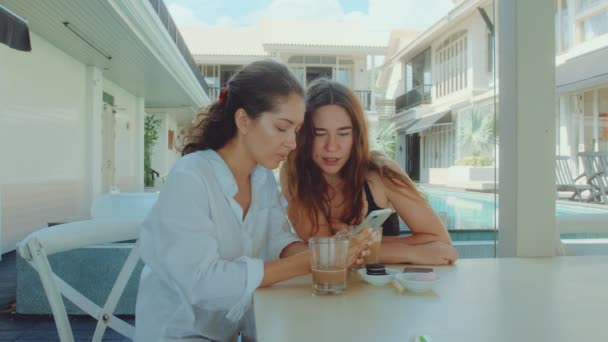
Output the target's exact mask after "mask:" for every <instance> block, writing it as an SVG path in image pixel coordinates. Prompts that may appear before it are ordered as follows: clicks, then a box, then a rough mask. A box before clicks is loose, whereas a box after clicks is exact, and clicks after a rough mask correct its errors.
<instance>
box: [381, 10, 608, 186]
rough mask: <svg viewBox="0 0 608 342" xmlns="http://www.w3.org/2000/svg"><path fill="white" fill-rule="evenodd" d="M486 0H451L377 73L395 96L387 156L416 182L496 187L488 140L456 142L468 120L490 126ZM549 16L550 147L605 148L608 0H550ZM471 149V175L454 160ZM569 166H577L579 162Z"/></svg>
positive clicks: (572, 150) (493, 74) (492, 81)
mask: <svg viewBox="0 0 608 342" xmlns="http://www.w3.org/2000/svg"><path fill="white" fill-rule="evenodd" d="M492 3H493V2H492V1H484V0H470V1H466V0H465V1H461V2H458V3H457V4H456V6H455V8H454V9H453V10H451V11H450V12H449V13H448V14H447V15H446V16H445V17H444V18H442V19H441V20H439V21H438V22H437V23H436V24H435V25H433V26H432V27H431V28H429V29H428V30H427V31H425V32H423V33H422V34H420V36H418V37H417V38H416V39H415V40H414V41H413V42H412V43H410V44H409V45H407V46H405V47H404V48H402V49H401V50H399V51H398V52H396V53H395V54H393V55H392V56H391V57H390V58H389V59H388V61H387V63H386V64H385V66H384V68H383V70H382V72H381V75H382V77H381V79H380V84H379V86H380V87H381V88H383V89H386V90H387V91H386V95H387V99H394V100H395V102H394V103H395V108H396V109H395V115H394V116H392V117H391V120H392V121H393V122H395V123H396V125H397V127H398V132H399V133H398V139H397V151H396V160H397V161H398V162H399V163H400V165H401V166H402V167H403V168H404V169H405V170H406V171H407V172H408V174H410V176H412V178H414V179H415V180H417V181H420V182H423V183H432V184H445V185H449V186H455V187H465V188H472V189H477V190H486V189H492V188H493V187H494V186H495V177H496V176H495V174H494V169H495V168H497V163H498V159H499V158H498V155H497V153H496V151H497V149H496V148H495V146H494V144H489V145H488V146H486V148H484V149H482V150H481V151H473V149H472V148H471V147H470V146H469V145H467V144H466V141H463V140H464V139H466V137H465V136H466V133H464V134H463V132H466V130H467V128H470V125H471V123H472V124H473V125H483V124H484V123H485V124H492V125H493V124H494V120H496V119H497V117H498V115H499V113H496V110H495V108H498V105H497V101H498V97H497V96H498V79H499V75H498V70H497V68H496V65H497V64H498V61H497V59H498V58H497V56H496V55H495V51H496V47H497V44H498V42H497V41H496V39H495V36H496V35H495V34H494V35H493V34H492V28H493V27H494V26H496V27H498V26H500V25H499V23H496V24H497V25H495V23H494V19H493V17H494V16H493V13H494V8H493V6H492ZM479 8H481V9H483V11H484V12H485V13H486V15H487V18H484V16H483V14H482V13H481V10H479ZM555 16H556V44H555V45H556V69H557V70H556V93H557V94H558V101H557V103H556V119H557V120H556V125H557V127H556V128H557V139H556V154H557V155H565V156H570V157H571V158H572V160H576V159H577V154H578V153H579V152H585V151H607V150H608V64H606V63H605V61H606V60H607V59H608V34H607V33H608V1H606V0H558V1H556V13H555ZM485 19H487V20H485ZM395 84H398V86H395ZM483 118H486V119H485V121H484V119H483ZM505 143H508V141H506V140H505ZM474 154H476V155H478V156H479V159H480V161H481V163H482V164H483V165H488V166H480V167H478V170H477V171H478V172H479V173H478V174H477V175H474V176H471V175H470V174H469V175H459V174H458V173H459V172H469V171H470V170H467V171H463V170H462V169H461V168H459V167H455V165H458V164H462V163H463V162H466V161H467V160H470V159H471V158H472V157H473V155H474ZM573 167H574V168H576V170H575V171H576V172H578V173H580V172H579V170H580V167H579V165H578V163H576V162H574V163H573ZM484 168H486V169H488V170H487V171H484V170H483V169H484ZM469 169H470V168H469ZM578 173H577V174H578Z"/></svg>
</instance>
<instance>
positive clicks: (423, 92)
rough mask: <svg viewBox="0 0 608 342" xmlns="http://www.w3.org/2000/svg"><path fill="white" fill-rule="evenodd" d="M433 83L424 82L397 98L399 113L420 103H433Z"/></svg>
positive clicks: (396, 104)
mask: <svg viewBox="0 0 608 342" xmlns="http://www.w3.org/2000/svg"><path fill="white" fill-rule="evenodd" d="M432 87H433V86H432V85H431V84H423V85H420V86H418V87H416V88H413V89H412V90H410V91H408V92H407V93H405V94H403V95H401V96H398V97H397V98H396V99H395V111H396V112H397V113H399V112H402V111H405V110H408V109H410V108H412V107H416V106H418V105H420V104H423V103H424V104H428V103H431V89H432Z"/></svg>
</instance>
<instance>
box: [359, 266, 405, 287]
mask: <svg viewBox="0 0 608 342" xmlns="http://www.w3.org/2000/svg"><path fill="white" fill-rule="evenodd" d="M357 272H359V275H360V276H361V279H363V280H365V282H367V283H369V284H372V285H386V284H388V283H390V282H391V281H392V280H393V277H394V276H395V274H397V273H399V271H398V270H392V269H390V268H387V269H386V275H369V274H367V269H365V268H360V269H359V271H357Z"/></svg>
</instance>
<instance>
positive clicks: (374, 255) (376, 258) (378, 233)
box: [363, 227, 382, 265]
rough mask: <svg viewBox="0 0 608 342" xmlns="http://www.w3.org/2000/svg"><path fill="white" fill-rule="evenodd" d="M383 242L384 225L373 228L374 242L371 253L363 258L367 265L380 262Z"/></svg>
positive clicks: (370, 247) (370, 249)
mask: <svg viewBox="0 0 608 342" xmlns="http://www.w3.org/2000/svg"><path fill="white" fill-rule="evenodd" d="M381 243H382V227H379V228H372V244H371V246H369V252H370V253H369V255H368V256H366V257H365V258H363V263H364V264H365V265H369V264H378V263H380V245H381Z"/></svg>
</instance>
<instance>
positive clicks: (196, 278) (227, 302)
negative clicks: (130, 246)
mask: <svg viewBox="0 0 608 342" xmlns="http://www.w3.org/2000/svg"><path fill="white" fill-rule="evenodd" d="M303 94H304V92H303V89H302V87H301V86H300V84H299V83H298V81H297V79H295V77H294V76H293V75H292V74H291V73H290V71H289V70H288V69H287V67H286V66H285V65H283V64H280V63H278V62H274V61H270V60H268V61H258V62H254V63H251V64H249V65H247V66H245V67H244V68H243V69H242V70H241V71H239V72H238V73H237V74H235V75H234V76H233V77H232V78H231V80H230V81H229V82H228V84H227V85H226V88H224V89H223V90H222V92H221V94H220V98H219V100H218V101H217V102H216V103H214V104H212V105H211V106H210V107H209V108H208V109H207V110H206V111H204V112H203V113H201V114H200V115H199V117H200V120H199V121H198V123H197V124H196V125H195V126H194V128H193V129H192V130H191V134H189V135H188V136H187V137H186V139H185V145H184V148H183V155H184V156H183V157H182V158H180V159H179V160H178V161H177V162H176V163H175V165H174V167H173V169H172V170H171V172H170V174H169V175H168V177H167V179H166V182H165V183H164V184H163V187H162V189H161V192H160V195H159V199H158V202H157V203H156V205H155V206H154V207H153V209H152V210H151V212H150V214H149V215H148V217H147V218H146V220H145V221H144V223H143V224H142V228H141V235H140V248H141V256H142V259H143V261H144V262H145V264H146V265H145V267H144V270H143V271H142V275H141V280H140V285H139V293H138V297H137V307H136V334H135V340H136V341H146V342H148V341H209V340H211V341H228V340H234V339H235V338H236V336H237V335H238V333H239V332H240V331H243V335H242V336H243V340H247V339H248V338H249V337H250V335H248V334H251V329H250V326H251V322H247V317H248V316H249V315H246V313H247V311H248V309H249V305H250V303H251V295H252V293H253V291H254V290H255V289H256V288H258V287H264V286H269V285H271V284H273V283H276V282H280V281H283V280H287V279H290V278H293V277H296V276H300V275H304V274H307V273H309V272H310V253H309V252H308V248H307V245H306V244H305V243H304V242H302V241H301V240H300V239H299V238H298V237H297V235H295V234H293V233H292V232H291V230H290V229H289V224H288V223H287V220H286V217H285V214H284V211H283V209H282V207H281V203H280V200H279V199H280V195H279V192H278V187H277V184H276V181H275V178H274V177H273V174H272V171H270V169H275V168H276V167H277V166H278V165H279V163H280V162H281V161H282V160H284V159H285V158H286V157H287V155H288V154H289V152H291V151H292V150H293V149H294V148H295V143H296V142H295V137H296V132H297V130H298V129H299V127H300V126H301V125H302V122H303V121H304V112H305V108H304V99H303V96H304V95H303ZM369 239H370V233H369V232H368V231H364V232H363V233H361V234H359V235H357V236H355V237H353V238H351V244H350V251H349V256H350V259H349V260H350V262H351V264H353V263H361V257H362V256H364V255H365V254H366V253H368V244H369ZM246 326H249V328H247V327H246Z"/></svg>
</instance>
